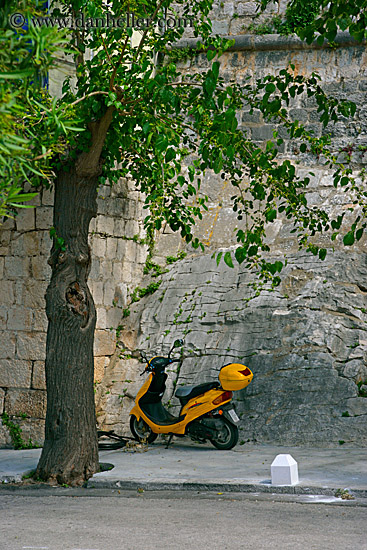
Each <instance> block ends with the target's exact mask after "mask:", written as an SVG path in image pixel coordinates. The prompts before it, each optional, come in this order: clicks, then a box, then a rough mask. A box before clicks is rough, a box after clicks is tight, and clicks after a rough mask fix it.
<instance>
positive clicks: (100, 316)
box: [96, 307, 107, 329]
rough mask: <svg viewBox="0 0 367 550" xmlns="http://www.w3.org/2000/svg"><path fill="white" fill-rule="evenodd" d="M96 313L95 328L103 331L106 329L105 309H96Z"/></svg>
mask: <svg viewBox="0 0 367 550" xmlns="http://www.w3.org/2000/svg"><path fill="white" fill-rule="evenodd" d="M96 313H97V322H96V328H97V329H99V328H100V329H105V328H107V313H106V308H104V307H97V309H96Z"/></svg>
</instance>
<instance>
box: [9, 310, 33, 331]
mask: <svg viewBox="0 0 367 550" xmlns="http://www.w3.org/2000/svg"><path fill="white" fill-rule="evenodd" d="M32 321H33V311H32V309H28V308H26V307H22V306H13V307H11V308H9V311H8V322H7V328H8V329H9V330H32Z"/></svg>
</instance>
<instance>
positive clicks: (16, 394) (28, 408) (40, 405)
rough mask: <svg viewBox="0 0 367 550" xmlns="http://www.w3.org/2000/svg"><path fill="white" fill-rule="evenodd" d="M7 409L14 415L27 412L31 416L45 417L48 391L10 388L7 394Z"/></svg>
mask: <svg viewBox="0 0 367 550" xmlns="http://www.w3.org/2000/svg"><path fill="white" fill-rule="evenodd" d="M5 411H6V412H7V413H8V414H9V415H12V416H21V415H22V414H26V415H27V416H30V417H31V418H45V416H46V392H45V391H43V390H19V389H9V390H8V391H7V394H6V396H5Z"/></svg>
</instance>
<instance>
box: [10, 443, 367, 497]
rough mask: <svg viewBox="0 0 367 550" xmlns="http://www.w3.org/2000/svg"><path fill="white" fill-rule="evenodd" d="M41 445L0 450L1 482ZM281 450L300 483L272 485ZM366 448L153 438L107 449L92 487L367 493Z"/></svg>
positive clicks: (32, 459) (33, 459)
mask: <svg viewBox="0 0 367 550" xmlns="http://www.w3.org/2000/svg"><path fill="white" fill-rule="evenodd" d="M39 454H40V450H38V449H35V450H24V451H13V450H6V449H1V450H0V482H2V483H3V487H4V485H5V484H7V483H11V482H14V481H20V480H21V478H22V476H23V475H24V474H26V473H28V472H29V471H31V470H32V469H34V468H35V467H36V465H37V461H38V457H39ZM278 454H291V455H292V456H293V458H294V459H295V460H296V461H297V463H298V472H299V480H300V481H299V483H298V484H297V485H295V486H290V487H275V486H274V485H271V473H270V466H271V463H272V462H273V460H274V458H275V457H276V456H277V455H278ZM366 454H367V450H366V449H356V448H351V447H349V448H348V447H346V446H340V447H337V448H333V449H312V448H304V447H277V446H273V445H253V444H245V445H243V446H241V445H238V446H237V447H236V448H235V449H234V450H232V451H218V450H216V449H213V447H211V446H208V445H195V444H193V443H191V442H186V441H184V442H183V443H181V441H176V442H175V443H174V444H173V445H172V446H171V447H170V448H169V449H165V448H164V444H160V443H155V444H153V445H151V446H149V448H148V450H147V451H146V452H138V451H137V450H136V449H132V450H123V449H120V450H115V451H103V452H101V453H100V461H101V462H108V463H111V464H113V465H114V468H113V469H112V470H110V471H106V472H102V473H99V474H96V475H95V476H93V478H91V479H90V481H89V487H90V488H93V487H95V488H100V489H102V488H117V489H120V490H126V489H134V490H136V489H138V488H142V489H145V490H165V489H166V490H175V489H176V490H177V489H179V490H183V489H187V490H189V489H192V490H209V491H219V492H226V491H237V492H269V493H273V494H274V493H290V494H292V493H296V494H310V495H329V496H333V495H335V492H336V490H338V489H346V488H348V489H349V490H350V492H351V493H352V494H354V495H355V496H357V497H359V498H366V497H367V460H366Z"/></svg>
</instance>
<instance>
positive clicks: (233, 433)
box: [210, 417, 238, 451]
mask: <svg viewBox="0 0 367 550" xmlns="http://www.w3.org/2000/svg"><path fill="white" fill-rule="evenodd" d="M218 420H219V421H220V425H218V428H217V433H216V435H215V437H213V439H211V440H210V443H212V445H214V447H216V448H217V449H220V450H221V451H228V450H229V449H233V447H234V446H235V445H236V444H237V442H238V428H237V426H234V425H233V424H231V423H230V422H228V420H226V419H225V418H223V417H220V419H219V418H218ZM218 424H219V422H218Z"/></svg>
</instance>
